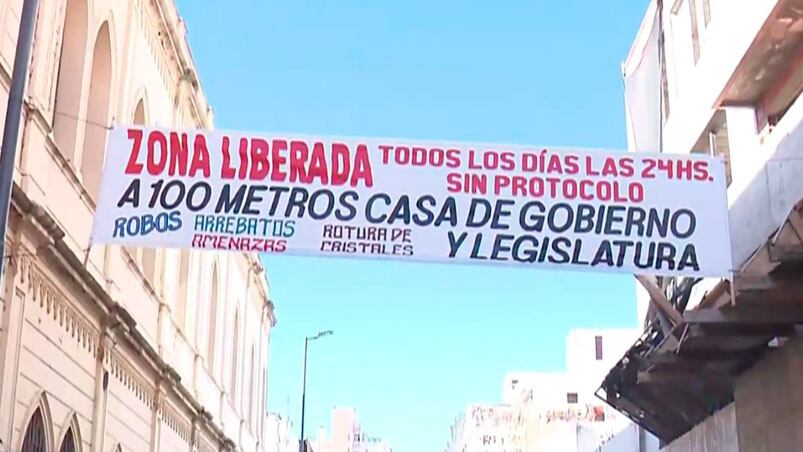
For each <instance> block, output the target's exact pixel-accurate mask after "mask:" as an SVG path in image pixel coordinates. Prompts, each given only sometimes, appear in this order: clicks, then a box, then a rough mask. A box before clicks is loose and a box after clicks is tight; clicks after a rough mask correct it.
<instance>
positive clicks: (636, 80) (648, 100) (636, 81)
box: [623, 2, 662, 152]
mask: <svg viewBox="0 0 803 452" xmlns="http://www.w3.org/2000/svg"><path fill="white" fill-rule="evenodd" d="M659 31H660V30H659V27H658V12H657V8H656V5H655V2H652V3H651V4H650V7H649V10H648V11H647V14H646V16H645V19H644V22H643V23H642V25H641V29H640V30H639V34H638V37H637V38H636V41H635V43H634V44H633V47H632V49H631V51H630V55H628V58H627V61H626V62H625V64H624V66H623V72H624V74H623V75H624V84H625V115H626V116H627V131H628V147H629V148H630V150H632V151H639V152H658V151H659V150H661V146H660V139H661V138H660V136H661V133H660V127H661V124H660V123H661V116H662V115H661V66H660V62H659V59H658V36H659Z"/></svg>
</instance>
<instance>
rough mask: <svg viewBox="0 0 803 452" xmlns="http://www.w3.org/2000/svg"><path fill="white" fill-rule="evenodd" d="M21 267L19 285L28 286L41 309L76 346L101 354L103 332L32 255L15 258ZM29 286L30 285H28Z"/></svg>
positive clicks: (18, 275) (32, 299) (32, 297)
mask: <svg viewBox="0 0 803 452" xmlns="http://www.w3.org/2000/svg"><path fill="white" fill-rule="evenodd" d="M12 260H13V261H14V262H15V263H16V264H18V265H19V267H18V268H19V271H18V272H17V277H18V283H19V284H21V285H23V287H27V289H28V292H29V294H30V300H31V301H32V302H33V303H35V304H38V305H39V307H40V309H42V310H44V312H45V314H46V315H47V316H48V317H50V318H51V320H53V321H54V322H58V325H59V327H60V328H61V329H63V330H64V331H65V332H66V333H67V334H69V335H70V336H71V337H72V338H73V339H75V341H76V345H78V346H79V347H80V348H82V349H83V350H85V351H86V352H87V353H91V354H92V355H93V356H97V355H98V351H99V350H98V346H99V344H100V340H99V338H100V333H99V331H98V330H97V329H96V328H95V327H93V326H92V324H91V323H90V322H89V321H88V320H87V319H86V318H85V317H84V315H83V314H81V313H79V312H78V311H77V310H76V309H75V308H74V307H73V306H72V304H71V303H70V302H69V301H68V300H67V297H66V296H64V294H63V293H61V291H59V290H58V289H57V288H56V286H55V285H54V284H53V283H52V282H51V281H50V280H49V279H48V278H47V276H45V275H44V274H43V272H42V271H41V270H40V269H39V268H38V267H37V266H36V265H35V263H34V259H33V257H32V256H30V255H20V256H16V257H15V258H13V259H12ZM26 285H27V286H26Z"/></svg>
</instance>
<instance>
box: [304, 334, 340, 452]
mask: <svg viewBox="0 0 803 452" xmlns="http://www.w3.org/2000/svg"><path fill="white" fill-rule="evenodd" d="M332 334H334V332H333V331H332V330H326V331H321V332H319V333H318V334H316V335H315V336H312V337H310V336H307V337H305V338H304V380H303V383H302V384H301V442H300V444H299V445H298V450H299V452H307V443H306V442H305V441H304V408H305V405H306V402H307V346H308V345H309V342H310V341H314V340H316V339H320V338H322V337H325V336H329V335H332Z"/></svg>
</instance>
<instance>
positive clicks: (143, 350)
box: [0, 0, 274, 451]
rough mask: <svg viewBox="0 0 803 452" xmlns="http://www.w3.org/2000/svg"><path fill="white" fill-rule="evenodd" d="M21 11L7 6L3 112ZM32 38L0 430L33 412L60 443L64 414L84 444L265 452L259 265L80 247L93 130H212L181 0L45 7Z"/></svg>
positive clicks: (17, 425)
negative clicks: (140, 125)
mask: <svg viewBox="0 0 803 452" xmlns="http://www.w3.org/2000/svg"><path fill="white" fill-rule="evenodd" d="M21 5H22V1H21V0H0V24H2V26H0V102H1V103H2V105H3V107H2V109H0V110H2V113H0V115H3V114H5V102H6V99H7V97H8V87H9V83H10V75H9V74H10V73H11V69H12V64H13V57H14V50H15V41H16V35H17V30H18V26H19V15H20V11H21ZM34 39H35V44H34V49H33V53H32V61H31V77H30V80H29V83H28V89H27V97H26V107H27V112H28V113H27V114H26V116H25V118H24V121H23V129H22V131H21V139H20V146H19V147H18V150H17V168H16V169H17V171H16V174H15V187H14V206H13V212H12V222H11V227H10V230H9V234H8V238H9V247H10V249H9V252H10V253H12V254H13V256H12V259H11V265H10V266H9V268H8V271H7V277H6V280H5V282H6V285H5V288H4V294H5V296H4V298H3V307H4V310H3V316H2V323H1V324H0V325H2V331H0V358H2V359H0V366H2V368H1V369H2V372H1V373H0V440H2V442H3V444H4V445H6V446H8V447H11V448H12V449H18V448H19V447H20V445H21V441H22V437H23V435H24V433H25V429H26V426H27V425H28V421H29V419H30V418H31V415H32V414H33V413H34V411H35V410H36V409H37V407H39V409H40V410H41V412H42V413H44V414H45V418H46V422H45V424H46V430H47V435H46V436H47V437H48V441H49V445H50V446H51V447H53V448H54V449H58V446H59V444H60V441H61V438H62V437H63V436H64V434H65V432H66V431H67V428H68V427H69V426H70V425H73V428H72V431H73V433H75V434H76V436H78V437H80V442H81V444H82V445H83V447H82V450H84V451H89V450H93V451H94V450H98V451H100V450H103V451H106V450H112V449H113V447H114V446H115V445H117V444H120V445H121V446H122V449H123V450H137V451H139V450H187V451H189V450H191V443H193V442H194V443H195V444H196V445H197V446H198V448H199V449H200V450H219V449H221V448H226V447H229V448H232V447H236V448H241V449H242V450H260V449H262V448H261V447H260V439H261V431H262V425H263V418H264V412H265V410H264V403H265V402H264V401H265V398H266V392H267V388H266V376H267V356H268V353H267V350H268V344H269V332H270V328H271V327H272V325H273V324H274V317H273V305H272V303H270V301H269V288H268V285H267V282H266V277H265V273H264V270H263V268H262V266H261V264H260V263H259V260H258V259H257V258H256V257H255V256H250V255H244V254H234V253H230V254H216V253H211V252H183V253H182V252H179V251H177V250H154V249H142V248H140V249H123V248H121V247H116V246H114V247H104V246H93V247H90V246H89V245H90V244H89V232H90V228H91V224H92V215H93V211H94V201H93V199H94V197H95V193H96V192H97V188H98V184H99V181H100V168H101V167H102V163H103V153H104V149H105V139H106V132H107V130H106V128H105V127H104V126H108V125H109V124H112V123H114V122H116V123H123V124H124V123H132V122H144V123H146V124H153V125H167V126H169V125H175V126H181V127H204V128H210V127H212V125H213V115H212V112H211V109H210V107H209V106H208V105H207V102H206V99H205V97H204V94H203V91H202V89H201V88H200V86H199V84H198V79H197V75H196V71H195V67H194V64H193V62H192V60H191V58H190V56H189V49H188V46H187V42H186V39H185V31H184V24H183V22H182V21H180V20H179V17H178V14H177V10H176V8H175V5H174V4H173V2H172V1H170V0H155V1H145V0H128V1H124V0H40V7H39V13H38V17H37V28H36V32H35V37H34ZM0 119H2V118H0ZM213 288H214V289H215V290H213ZM213 300H215V301H213ZM209 341H212V342H211V344H210V342H209ZM104 381H105V382H106V384H105V385H104Z"/></svg>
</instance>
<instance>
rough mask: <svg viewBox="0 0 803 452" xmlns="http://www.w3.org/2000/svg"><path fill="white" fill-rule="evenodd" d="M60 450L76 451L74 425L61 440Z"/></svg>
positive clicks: (66, 451) (64, 451)
mask: <svg viewBox="0 0 803 452" xmlns="http://www.w3.org/2000/svg"><path fill="white" fill-rule="evenodd" d="M59 452H75V438H73V434H72V427H70V428H68V429H67V433H66V434H65V435H64V439H63V440H62V441H61V447H60V448H59Z"/></svg>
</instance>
